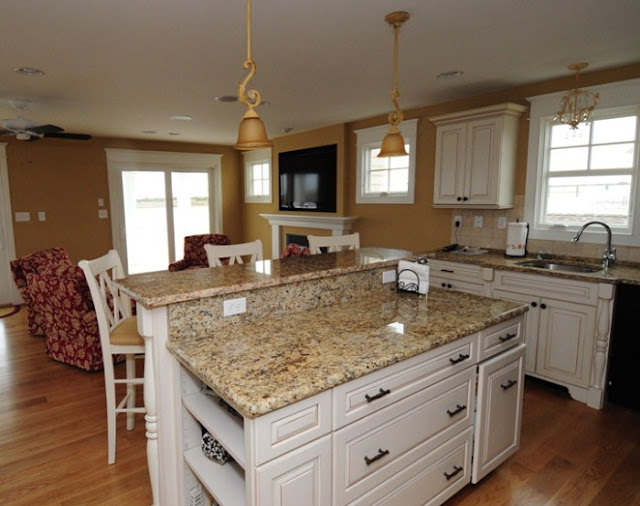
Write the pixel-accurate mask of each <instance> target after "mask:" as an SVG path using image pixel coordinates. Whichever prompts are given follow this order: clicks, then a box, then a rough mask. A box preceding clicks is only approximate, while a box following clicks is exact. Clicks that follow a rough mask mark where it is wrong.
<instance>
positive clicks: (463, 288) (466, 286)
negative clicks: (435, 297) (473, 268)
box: [429, 276, 484, 295]
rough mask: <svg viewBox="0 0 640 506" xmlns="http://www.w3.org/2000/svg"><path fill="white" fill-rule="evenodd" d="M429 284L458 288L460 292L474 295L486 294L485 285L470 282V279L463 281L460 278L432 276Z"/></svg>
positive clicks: (449, 288)
mask: <svg viewBox="0 0 640 506" xmlns="http://www.w3.org/2000/svg"><path fill="white" fill-rule="evenodd" d="M429 286H431V287H434V288H444V289H447V290H456V291H458V292H464V293H471V294H473V295H484V285H483V284H482V283H470V282H469V281H461V280H459V279H449V278H441V277H439V276H430V278H429Z"/></svg>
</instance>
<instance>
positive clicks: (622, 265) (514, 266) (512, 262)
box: [420, 250, 640, 285]
mask: <svg viewBox="0 0 640 506" xmlns="http://www.w3.org/2000/svg"><path fill="white" fill-rule="evenodd" d="M420 256H424V257H426V258H428V259H429V258H434V259H437V260H446V261H448V262H459V263H465V264H473V265H480V266H482V267H489V268H492V269H498V270H509V271H517V272H526V273H529V274H541V275H543V276H553V277H556V278H564V279H575V280H579V281H591V282H594V283H627V284H632V285H640V264H637V263H633V262H616V263H614V265H613V266H612V267H610V268H609V269H607V270H606V271H605V270H602V271H599V272H593V273H577V272H563V271H550V270H547V269H540V268H536V267H523V266H521V265H519V263H520V262H523V261H525V260H532V259H533V258H534V257H531V256H529V257H527V258H507V257H505V256H504V251H499V250H488V251H487V253H483V254H480V255H465V254H461V253H456V252H453V251H451V252H442V251H429V252H425V253H422V254H421V255H420ZM551 261H557V262H558V263H562V262H569V263H571V262H578V263H584V264H589V265H594V266H599V265H601V264H600V263H599V262H598V261H596V260H594V259H593V258H577V257H565V256H558V255H554V256H553V258H552V259H551Z"/></svg>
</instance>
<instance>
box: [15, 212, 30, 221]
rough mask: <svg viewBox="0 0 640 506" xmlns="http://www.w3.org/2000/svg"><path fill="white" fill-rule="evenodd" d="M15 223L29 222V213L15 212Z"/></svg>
mask: <svg viewBox="0 0 640 506" xmlns="http://www.w3.org/2000/svg"><path fill="white" fill-rule="evenodd" d="M16 221H31V213H29V211H18V212H16Z"/></svg>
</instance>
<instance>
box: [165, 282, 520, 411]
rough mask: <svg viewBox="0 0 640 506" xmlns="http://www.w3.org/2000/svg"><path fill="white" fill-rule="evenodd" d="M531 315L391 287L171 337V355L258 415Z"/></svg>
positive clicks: (448, 294) (459, 296)
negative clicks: (219, 328)
mask: <svg viewBox="0 0 640 506" xmlns="http://www.w3.org/2000/svg"><path fill="white" fill-rule="evenodd" d="M526 310H527V307H526V306H523V305H519V304H517V303H513V302H507V301H501V300H496V299H489V298H485V297H479V296H475V295H469V294H464V293H460V292H453V291H446V290H440V289H431V291H430V292H429V294H428V296H427V297H417V296H415V295H413V294H396V293H395V292H394V291H391V290H385V291H379V292H377V293H372V294H370V295H367V296H364V297H360V298H357V299H353V300H350V301H348V302H345V303H342V304H339V305H331V306H326V307H319V308H317V309H313V310H307V311H298V312H294V313H286V314H280V315H275V316H272V317H269V318H265V319H264V320H262V321H259V322H257V321H253V322H252V321H248V322H246V323H242V324H238V325H228V326H226V327H225V328H224V331H223V332H222V331H221V332H216V333H215V336H214V335H211V336H202V335H200V336H181V337H180V338H174V339H170V340H169V342H168V344H167V346H168V348H169V350H170V351H171V352H172V353H173V354H174V355H175V356H176V357H177V358H178V360H179V361H180V362H182V363H183V364H184V365H185V366H186V367H187V368H188V369H190V370H191V371H192V372H194V373H195V374H196V375H197V376H198V377H199V378H201V379H202V380H203V381H205V382H206V383H207V384H208V385H209V386H210V387H212V388H213V390H214V391H215V392H216V393H217V394H218V395H220V396H221V397H222V398H224V399H225V400H226V401H227V402H229V403H230V404H231V405H232V406H233V407H234V408H235V409H237V410H238V411H239V412H240V413H242V414H243V415H245V416H246V417H249V418H254V417H257V416H260V415H263V414H265V413H268V412H270V411H272V410H275V409H278V408H281V407H284V406H286V405H288V404H291V403H294V402H296V401H298V400H301V399H304V398H307V397H310V396H312V395H315V394H317V393H319V392H322V391H324V390H327V389H329V388H332V387H334V386H336V385H339V384H341V383H344V382H347V381H349V380H352V379H355V378H358V377H360V376H363V375H365V374H367V373H370V372H372V371H375V370H378V369H381V368H383V367H386V366H389V365H392V364H394V363H396V362H399V361H401V360H405V359H407V358H410V357H412V356H415V355H417V354H420V353H423V352H425V351H428V350H431V349H433V348H435V347H437V346H441V345H443V344H446V343H448V342H451V341H454V340H456V339H459V338H461V337H464V336H467V335H470V334H472V333H474V332H477V331H480V330H482V329H484V328H486V327H488V326H491V325H494V324H496V323H499V322H501V321H504V320H507V319H509V318H512V317H514V316H516V315H518V314H521V313H523V312H524V311H526Z"/></svg>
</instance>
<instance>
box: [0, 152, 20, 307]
mask: <svg viewBox="0 0 640 506" xmlns="http://www.w3.org/2000/svg"><path fill="white" fill-rule="evenodd" d="M0 192H1V194H0V197H1V198H2V206H1V208H0V249H4V252H5V255H6V260H7V261H6V262H5V261H4V259H3V261H2V267H0V281H1V282H3V283H4V282H8V284H9V290H10V297H11V300H10V302H11V303H12V304H22V302H23V301H22V298H21V297H20V293H18V289H17V288H16V286H15V283H14V282H13V276H12V275H11V269H10V267H9V261H11V260H13V259H15V258H16V243H15V237H14V235H13V221H12V219H11V217H12V216H13V214H12V211H11V190H10V188H9V164H8V162H7V143H6V142H0ZM1 302H2V301H0V303H1Z"/></svg>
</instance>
